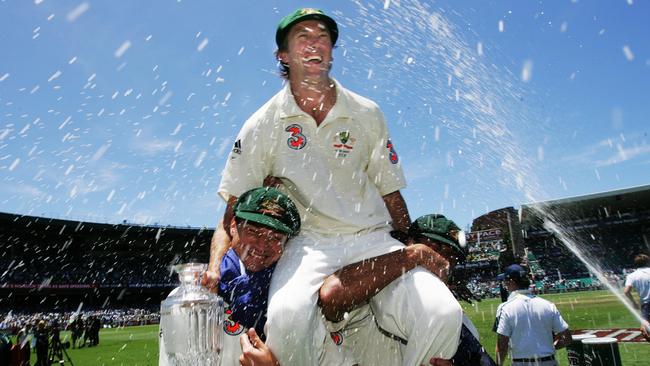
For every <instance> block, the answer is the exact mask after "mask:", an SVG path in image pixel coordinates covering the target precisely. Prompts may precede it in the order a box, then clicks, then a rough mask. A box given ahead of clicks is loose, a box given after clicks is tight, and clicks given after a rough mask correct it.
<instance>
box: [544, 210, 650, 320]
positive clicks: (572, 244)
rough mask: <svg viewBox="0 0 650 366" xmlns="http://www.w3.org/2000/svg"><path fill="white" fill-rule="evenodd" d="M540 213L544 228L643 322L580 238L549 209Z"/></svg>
mask: <svg viewBox="0 0 650 366" xmlns="http://www.w3.org/2000/svg"><path fill="white" fill-rule="evenodd" d="M537 213H538V214H540V215H541V217H544V218H545V220H544V228H545V229H546V230H548V231H549V232H552V233H553V234H555V236H556V237H557V238H558V239H560V240H561V241H562V244H564V246H565V247H566V248H567V249H569V250H570V251H571V253H573V255H575V256H576V257H577V258H578V259H580V261H581V262H582V263H583V264H584V265H585V267H587V269H588V270H589V272H590V273H592V274H593V275H594V276H596V278H598V280H599V281H600V283H602V284H603V285H605V287H606V288H607V289H608V290H609V291H610V292H611V293H612V294H614V296H616V298H617V299H618V300H619V301H620V302H621V303H622V304H623V305H625V307H626V308H627V309H628V310H629V311H630V313H631V314H632V315H634V317H635V318H636V319H637V320H638V321H639V323H641V324H643V323H644V320H643V318H642V317H641V314H639V312H638V311H637V310H636V309H635V308H634V305H633V304H632V303H631V302H630V300H629V299H628V298H627V297H625V295H623V293H621V291H620V290H619V289H618V288H617V287H615V286H614V285H613V284H612V283H611V282H610V281H609V280H608V279H607V277H605V275H604V274H603V270H602V268H601V267H600V265H599V263H598V261H597V260H596V259H594V258H591V256H589V254H588V253H587V252H586V251H583V250H582V249H581V248H580V245H579V244H578V243H579V239H578V238H573V237H571V236H570V235H569V234H568V233H567V232H565V231H564V230H562V228H561V227H560V226H559V224H558V223H557V222H556V221H555V220H554V219H553V218H551V217H550V215H549V214H548V212H547V211H543V210H538V211H537Z"/></svg>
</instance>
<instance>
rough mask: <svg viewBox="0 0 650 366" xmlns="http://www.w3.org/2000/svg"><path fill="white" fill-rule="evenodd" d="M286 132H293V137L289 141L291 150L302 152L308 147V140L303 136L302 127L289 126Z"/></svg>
mask: <svg viewBox="0 0 650 366" xmlns="http://www.w3.org/2000/svg"><path fill="white" fill-rule="evenodd" d="M284 130H285V131H287V132H291V137H289V138H288V139H287V145H288V146H289V147H290V148H292V149H294V150H300V149H302V148H303V147H305V145H307V138H306V137H305V135H303V134H302V127H300V125H297V124H295V123H294V124H292V125H289V126H287V128H285V129H284Z"/></svg>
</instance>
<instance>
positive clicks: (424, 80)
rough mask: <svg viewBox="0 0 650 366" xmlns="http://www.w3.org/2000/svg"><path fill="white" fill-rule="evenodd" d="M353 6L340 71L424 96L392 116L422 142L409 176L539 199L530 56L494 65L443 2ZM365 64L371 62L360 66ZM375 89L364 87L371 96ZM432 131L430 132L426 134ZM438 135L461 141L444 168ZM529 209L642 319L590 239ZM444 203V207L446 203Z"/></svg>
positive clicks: (406, 100) (391, 100) (398, 99)
mask: <svg viewBox="0 0 650 366" xmlns="http://www.w3.org/2000/svg"><path fill="white" fill-rule="evenodd" d="M358 6H359V8H358V15H359V16H357V17H354V18H345V17H340V20H341V22H343V23H345V22H349V23H350V24H348V25H349V26H355V27H358V28H357V29H363V30H364V32H365V34H366V37H367V38H365V39H366V40H368V41H366V42H364V40H363V39H361V40H359V39H351V40H348V44H353V45H354V51H353V52H350V53H347V52H346V51H347V50H345V49H344V51H343V56H344V60H343V61H344V62H348V64H345V67H346V68H347V69H349V70H350V71H351V72H350V73H349V74H348V75H346V76H347V77H348V78H350V79H354V78H355V77H359V78H365V79H366V80H365V84H366V85H369V86H372V88H374V89H380V90H381V93H382V94H388V95H389V97H385V99H384V100H382V99H381V98H382V97H381V95H378V96H377V97H378V98H379V101H380V104H382V105H390V104H394V105H396V106H398V108H399V106H400V105H411V106H413V107H418V106H416V104H417V102H418V101H420V102H421V104H422V105H421V106H419V108H413V110H411V111H409V112H403V111H401V110H400V117H399V119H398V120H397V121H396V122H397V123H398V124H399V123H401V124H403V127H405V128H407V129H408V130H409V131H410V132H412V133H413V134H414V135H421V136H423V137H422V140H421V141H422V143H421V145H420V150H421V152H422V156H423V161H424V163H422V164H421V166H417V169H413V170H414V171H415V173H409V172H407V173H409V174H408V178H409V181H410V182H412V181H413V180H417V179H427V180H429V181H431V180H434V179H435V181H436V184H435V185H434V186H431V185H428V187H429V189H432V188H433V187H435V186H436V185H441V184H442V185H445V184H447V185H451V186H453V187H454V189H455V190H457V191H458V190H460V189H462V187H460V186H459V184H455V183H456V182H457V181H454V182H445V181H444V179H445V175H447V174H449V176H454V175H456V176H457V175H458V174H463V176H464V177H465V179H464V181H463V182H460V185H462V184H467V185H468V187H469V188H467V189H466V190H465V191H464V192H463V194H464V196H465V197H464V201H465V202H471V204H472V205H473V206H475V207H477V206H479V205H480V202H481V201H482V200H483V199H484V197H485V196H486V195H499V194H502V195H508V196H509V197H510V198H511V202H517V201H519V202H521V201H522V200H523V199H526V200H528V202H539V201H540V200H539V199H538V197H544V196H546V195H544V194H543V192H544V189H543V187H542V185H543V184H542V183H541V182H542V180H540V179H538V178H537V177H536V172H537V170H538V167H539V166H540V161H542V160H543V156H544V150H543V147H542V146H541V145H540V144H541V142H540V141H539V136H544V135H545V133H544V131H540V129H542V130H543V129H544V128H545V126H544V123H543V122H542V121H544V120H546V118H544V117H542V116H540V115H537V114H536V113H538V112H535V110H534V106H535V105H542V104H543V103H541V100H539V99H537V98H538V97H536V96H535V95H533V94H531V93H530V92H529V89H530V88H525V87H523V85H525V84H526V83H528V82H529V81H530V80H531V78H532V77H533V75H532V71H533V68H532V65H533V60H527V61H526V62H524V64H523V65H522V69H521V70H520V71H521V72H519V70H512V69H508V68H501V67H499V66H498V65H497V64H495V63H493V62H492V61H490V59H489V56H490V49H492V52H494V48H491V47H489V46H490V45H486V47H484V44H483V42H482V40H481V39H480V38H478V37H479V36H477V35H475V34H474V35H472V34H467V33H466V32H464V31H463V29H461V28H459V27H458V26H457V24H464V23H465V22H464V20H463V19H462V15H460V14H459V13H458V12H456V11H454V9H445V8H443V7H442V6H444V5H441V7H436V6H437V5H431V4H430V3H428V2H422V1H401V2H399V3H393V2H385V4H384V8H383V9H381V10H378V9H376V8H374V7H370V6H365V5H363V4H359V3H358ZM405 35H408V36H405ZM472 38H477V39H472ZM343 48H345V45H344V46H343ZM486 53H487V54H486ZM493 54H494V53H493ZM493 54H492V55H493ZM396 58H401V62H402V64H403V65H402V67H395V65H396V64H398V63H399V62H400V61H398V60H396ZM366 65H372V69H370V70H368V71H367V72H364V70H363V69H362V68H363V67H365V66H366ZM355 75H356V76H355ZM372 88H370V87H369V89H368V90H367V91H366V92H367V93H370V95H371V97H375V96H373V95H372V92H373V90H372ZM393 91H395V92H394V93H393V94H391V93H392V92H393ZM423 91H424V92H423ZM427 111H428V113H427ZM410 121H418V122H417V123H413V122H410ZM546 128H550V127H548V126H546ZM431 130H432V131H434V133H433V138H428V137H427V136H430V135H431V133H430V131H431ZM441 131H442V132H441ZM441 135H442V136H449V137H450V140H453V141H460V142H462V143H459V144H458V145H457V146H456V147H455V151H454V150H452V148H449V150H448V152H447V153H446V154H445V156H444V160H445V161H446V162H447V164H446V165H447V166H446V167H444V166H443V167H441V166H439V165H438V166H432V165H431V161H433V160H436V158H435V156H436V155H435V154H434V153H432V151H435V150H434V149H432V148H431V146H439V144H440V143H441V142H442V143H445V144H448V142H447V141H440V140H441V137H440V136H441ZM531 137H532V140H529V139H531ZM449 145H452V144H449ZM443 146H444V145H443ZM531 147H532V148H533V150H535V151H534V152H532V153H531V152H530V151H527V150H530V148H531ZM437 160H441V159H437ZM487 171H490V172H489V173H487ZM434 172H437V175H436V173H434ZM494 172H500V173H498V175H497V178H496V179H486V175H488V174H490V173H492V174H494ZM432 175H433V176H432ZM513 192H516V193H513ZM448 196H453V193H451V194H448V193H445V194H444V198H447V197H448ZM416 205H417V203H416V204H415V205H412V204H411V203H409V206H415V207H417V206H416ZM486 206H487V205H486ZM478 208H479V207H477V209H478ZM486 208H487V207H486ZM430 209H431V208H430V207H429V208H425V210H430ZM534 209H535V210H536V211H537V214H538V216H539V217H541V218H542V219H543V221H544V223H545V228H546V229H547V230H549V231H550V232H552V233H554V234H555V236H556V237H557V238H558V239H559V240H560V241H561V242H562V243H563V244H564V245H565V246H566V248H567V249H569V250H570V251H571V252H572V253H573V254H574V255H575V256H576V257H577V258H578V259H580V261H582V262H583V263H584V265H585V266H586V267H587V269H588V270H589V271H590V272H591V273H592V274H593V275H594V276H595V277H596V278H598V279H599V280H600V282H601V283H602V284H603V285H604V286H606V287H607V289H608V290H609V291H610V292H611V293H612V294H614V295H615V296H616V298H617V299H618V300H619V301H620V302H621V303H622V304H623V305H624V306H625V307H626V308H627V309H628V310H629V311H630V313H631V314H633V315H634V317H635V318H636V319H637V320H639V321H640V322H641V321H642V319H641V317H640V314H639V313H638V312H637V311H636V310H635V309H634V307H633V305H632V304H631V303H630V301H629V299H627V298H626V297H625V296H624V295H623V294H622V293H621V291H620V290H618V289H617V288H616V287H615V286H614V285H612V284H611V283H610V282H609V280H608V279H607V278H606V277H605V276H604V274H603V270H602V268H601V267H600V265H599V264H598V260H596V259H595V258H592V256H591V255H590V254H589V253H588V251H586V250H584V249H585V248H587V246H586V245H585V246H582V247H581V245H579V243H580V239H579V238H577V237H574V236H573V235H571V234H570V233H568V231H567V230H565V229H564V228H563V226H562V224H561V223H562V222H563V221H562V220H561V219H560V218H559V217H554V216H553V215H554V213H553V211H552V210H550V209H548V208H547V207H544V206H543V205H536V206H534ZM440 211H441V212H444V206H443V205H442V204H441V209H440ZM487 211H490V210H489V209H486V212H487Z"/></svg>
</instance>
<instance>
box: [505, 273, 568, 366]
mask: <svg viewBox="0 0 650 366" xmlns="http://www.w3.org/2000/svg"><path fill="white" fill-rule="evenodd" d="M497 279H499V280H502V281H504V282H505V287H506V288H507V290H508V292H509V293H510V295H509V296H508V300H507V301H506V302H504V303H502V304H501V305H499V307H498V308H497V313H496V321H495V324H494V329H493V330H494V331H495V332H496V333H497V345H496V358H497V359H496V361H497V365H504V364H505V359H506V357H507V355H508V350H509V349H510V350H511V351H512V352H511V353H512V366H529V365H531V366H532V365H535V366H556V365H558V363H557V360H555V350H556V349H559V348H562V347H565V346H566V345H568V344H569V343H571V331H570V330H569V325H568V324H567V323H566V322H565V321H564V319H562V316H561V315H560V312H559V311H558V310H557V308H556V307H555V304H553V303H552V302H550V301H547V300H544V299H542V298H540V297H537V296H535V295H534V294H532V293H531V292H530V290H529V289H528V286H529V285H530V280H529V278H528V274H527V271H526V270H525V269H524V268H523V267H522V266H520V265H518V264H513V265H510V266H508V267H507V268H506V270H505V273H502V274H500V275H499V276H498V278H497Z"/></svg>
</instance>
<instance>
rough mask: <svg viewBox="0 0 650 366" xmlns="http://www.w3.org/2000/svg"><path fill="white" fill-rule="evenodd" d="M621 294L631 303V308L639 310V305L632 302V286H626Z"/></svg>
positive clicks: (634, 301)
mask: <svg viewBox="0 0 650 366" xmlns="http://www.w3.org/2000/svg"><path fill="white" fill-rule="evenodd" d="M623 293H624V294H625V296H627V298H628V299H630V302H631V303H632V306H634V308H635V309H639V308H640V307H639V304H638V303H637V302H636V300H634V296H632V285H627V286H625V289H624V290H623Z"/></svg>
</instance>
